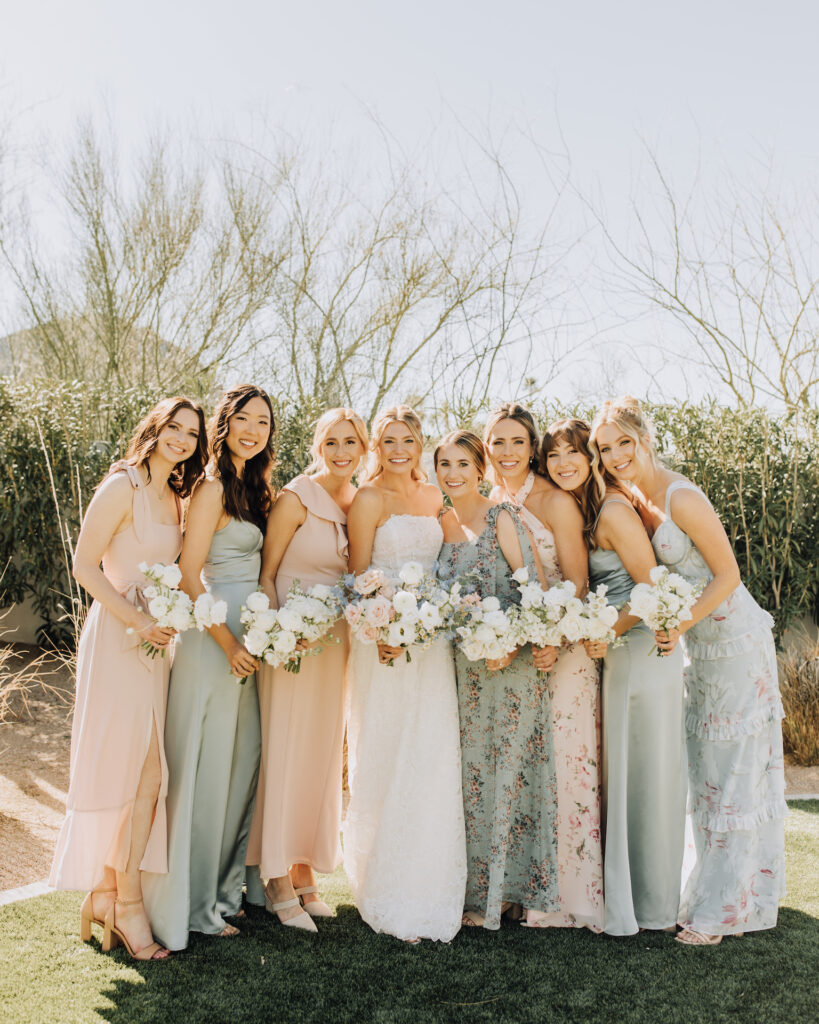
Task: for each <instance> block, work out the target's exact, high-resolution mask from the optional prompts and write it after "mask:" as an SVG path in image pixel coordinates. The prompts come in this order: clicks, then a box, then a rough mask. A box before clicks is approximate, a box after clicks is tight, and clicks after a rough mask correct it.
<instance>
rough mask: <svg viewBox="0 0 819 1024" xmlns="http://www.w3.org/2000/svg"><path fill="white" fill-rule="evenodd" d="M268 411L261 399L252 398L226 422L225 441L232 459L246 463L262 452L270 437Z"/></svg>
mask: <svg viewBox="0 0 819 1024" xmlns="http://www.w3.org/2000/svg"><path fill="white" fill-rule="evenodd" d="M270 429H271V423H270V409H269V408H268V406H267V402H265V400H264V399H263V398H259V397H258V396H254V397H253V398H251V399H249V400H248V401H247V402H245V404H244V405H243V406H242V407H241V409H238V410H237V411H236V412H235V413H234V414H233V415H232V416H231V417H230V420H229V422H228V434H227V438H226V439H225V443H226V444H227V447H228V451H229V452H230V454H231V455H232V456H233V458H234V459H239V460H241V461H242V462H246V461H247V460H248V459H252V458H253V456H254V455H258V454H259V452H261V451H263V450H264V447H265V445H266V444H267V442H268V439H269V437H270Z"/></svg>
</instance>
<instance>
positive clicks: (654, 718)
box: [589, 548, 688, 935]
mask: <svg viewBox="0 0 819 1024" xmlns="http://www.w3.org/2000/svg"><path fill="white" fill-rule="evenodd" d="M589 577H590V583H591V588H592V590H594V589H595V588H596V587H598V586H599V585H600V584H601V583H605V584H606V586H607V587H608V593H607V594H606V597H607V599H608V602H609V604H613V605H615V606H616V607H618V608H622V606H623V605H624V604H625V603H626V601H628V599H629V597H630V595H631V591H632V589H633V587H634V581H633V580H632V578H631V577H630V576H629V574H628V572H627V571H626V569H625V567H624V565H623V563H622V562H621V561H620V558H619V556H618V555H617V553H616V552H615V551H607V550H605V549H603V548H597V550H595V551H592V552H591V553H590V555H589ZM653 647H654V634H653V633H652V632H651V631H650V630H649V629H648V627H647V626H645V625H644V624H643V623H642V622H641V623H638V624H637V625H636V626H632V628H631V629H630V630H629V631H628V632H627V633H626V634H625V643H624V644H623V645H622V646H621V647H617V648H615V649H613V650H609V652H608V654H607V655H606V657H605V659H604V662H603V693H602V703H603V820H604V823H605V853H604V857H603V878H604V883H603V884H604V892H605V907H606V926H605V931H606V933H607V934H608V935H634V934H636V932H637V930H638V929H639V928H650V929H660V928H671V927H673V926H674V925H675V924H676V922H677V911H678V909H679V903H680V876H681V873H682V860H683V850H684V844H685V801H686V792H687V789H688V775H687V765H686V755H685V742H684V714H683V655H682V651H681V650H680V647H679V645H677V647H676V649H675V650H674V652H673V654H671V655H669V656H667V657H658V656H657V654H655V653H654V652H653V651H652V648H653Z"/></svg>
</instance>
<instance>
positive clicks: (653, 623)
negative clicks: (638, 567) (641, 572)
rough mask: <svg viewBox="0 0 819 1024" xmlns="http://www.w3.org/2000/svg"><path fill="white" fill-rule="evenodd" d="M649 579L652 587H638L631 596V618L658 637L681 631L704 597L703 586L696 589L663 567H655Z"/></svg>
mask: <svg viewBox="0 0 819 1024" xmlns="http://www.w3.org/2000/svg"><path fill="white" fill-rule="evenodd" d="M649 576H650V578H651V583H650V584H649V583H638V584H637V586H636V587H635V588H634V589H633V590H632V592H631V597H630V598H629V608H630V610H631V613H632V615H637V616H639V617H640V618H641V619H642V620H643V622H645V624H646V625H647V626H648V627H649V629H651V630H653V631H654V632H655V633H656V632H657V631H658V630H667V629H678V628H679V626H680V623H682V622H685V621H686V620H687V619H690V618H691V609H692V607H693V606H694V603H695V602H696V600H697V598H698V597H699V596H700V594H701V593H702V586H694V585H693V584H691V583H689V582H688V580H686V579H685V578H684V577H682V576H680V575H679V574H678V573H676V572H669V570H668V568H667V567H666V566H664V565H655V566H654V568H653V569H652V570H651V572H650V573H649ZM655 650H657V649H656V648H655ZM657 653H658V654H659V653H660V652H659V650H657Z"/></svg>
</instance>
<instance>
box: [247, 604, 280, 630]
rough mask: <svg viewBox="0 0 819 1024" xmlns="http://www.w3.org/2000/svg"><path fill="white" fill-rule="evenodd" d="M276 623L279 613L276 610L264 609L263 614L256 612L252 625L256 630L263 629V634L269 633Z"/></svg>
mask: <svg viewBox="0 0 819 1024" xmlns="http://www.w3.org/2000/svg"><path fill="white" fill-rule="evenodd" d="M278 621H279V613H278V612H277V611H276V609H275V608H265V610H264V611H263V612H256V615H255V618H254V621H253V625H254V626H255V627H256V629H263V630H264V631H265V633H269V632H270V630H271V629H272V628H273V627H274V626H275V625H276V623H277V622H278Z"/></svg>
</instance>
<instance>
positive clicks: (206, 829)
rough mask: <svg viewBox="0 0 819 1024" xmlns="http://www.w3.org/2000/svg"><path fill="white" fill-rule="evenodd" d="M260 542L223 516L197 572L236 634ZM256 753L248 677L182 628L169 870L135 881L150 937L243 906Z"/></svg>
mask: <svg viewBox="0 0 819 1024" xmlns="http://www.w3.org/2000/svg"><path fill="white" fill-rule="evenodd" d="M262 539H263V538H262V533H261V531H260V530H259V528H258V527H257V526H255V525H254V524H253V523H250V522H246V521H244V520H239V519H231V520H230V521H229V522H228V524H227V526H225V527H224V528H223V529H221V530H217V532H216V533H215V534H214V536H213V541H212V542H211V546H210V551H209V552H208V558H207V561H206V562H205V566H204V568H203V570H202V582H203V583H204V585H205V586H206V587H207V589H208V590H209V591H210V592H211V593H212V594H213V595H214V596H215V597H216V598H217V599H221V600H223V601H226V602H227V606H228V614H227V625H228V627H229V628H230V630H231V632H232V633H233V635H234V636H236V637H237V638H239V639H241V636H242V633H243V632H244V629H243V627H242V625H241V623H240V621H239V614H240V608H241V606H242V605H243V604H244V602H245V600H246V599H247V596H248V594H251V593H252V592H253V591H254V590H256V587H257V584H258V581H259V570H260V568H261V549H262ZM260 752H261V731H260V726H259V699H258V696H257V693H256V677H255V675H251V676H248V678H247V679H246V680H245V682H244V683H243V684H242V683H240V682H239V680H238V679H237V678H236V676H234V675H233V674H232V673H231V671H230V667H229V665H228V661H227V658H226V657H225V655H224V652H223V651H222V648H221V647H220V646H219V645H218V644H217V643H216V641H215V640H214V639H213V638H212V637H211V636H210V634H209V633H208V632H207V631H204V632H202V633H199V632H197V631H196V630H195V629H194V630H190V631H188V632H187V633H183V634H182V636H181V637H180V638H179V640H178V641H177V646H176V652H175V655H174V662H173V668H172V670H171V682H170V690H169V695H168V713H167V718H166V722H165V756H166V758H167V761H168V775H169V786H168V801H167V808H168V873H167V874H166V875H149V874H144V875H143V886H142V887H143V894H144V897H145V907H146V910H147V912H148V917H149V920H150V922H151V927H152V928H153V933H154V935H155V936H156V938H157V940H158V941H159V942H161V943H162V944H163V945H165V946H167V947H168V948H169V949H184V948H185V947H186V946H187V944H188V932H189V931H195V932H204V933H205V934H206V935H218V934H219V932H220V931H222V929H223V928H224V927H225V924H226V921H225V918H226V917H230V916H232V915H233V914H235V913H237V911H238V910H239V909H240V908H241V905H242V885H243V883H244V876H245V852H246V850H247V843H248V838H249V835H250V821H251V816H252V814H253V800H254V796H255V794H256V783H257V779H258V774H259V755H260Z"/></svg>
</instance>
